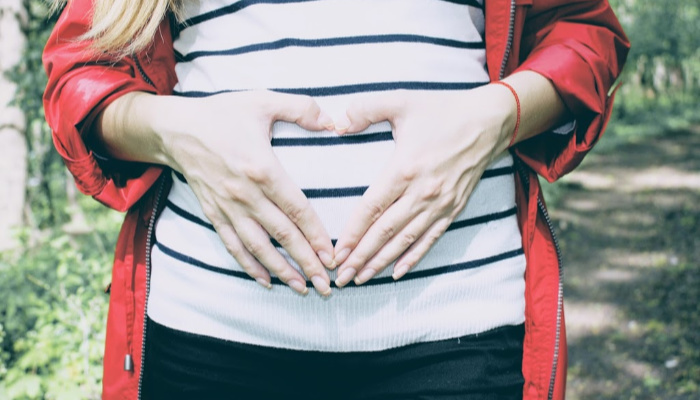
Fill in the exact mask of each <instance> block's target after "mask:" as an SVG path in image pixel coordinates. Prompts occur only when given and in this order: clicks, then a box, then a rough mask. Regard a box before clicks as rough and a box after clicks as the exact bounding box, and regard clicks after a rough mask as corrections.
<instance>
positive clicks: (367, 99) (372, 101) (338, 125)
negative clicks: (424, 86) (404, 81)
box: [335, 91, 404, 134]
mask: <svg viewBox="0 0 700 400" xmlns="http://www.w3.org/2000/svg"><path fill="white" fill-rule="evenodd" d="M403 93H404V92H403V91H393V92H385V93H376V94H372V95H367V96H363V97H361V98H359V99H357V100H354V101H352V102H351V103H350V104H349V105H348V107H347V109H346V111H345V114H346V115H345V116H343V117H340V118H338V119H336V121H335V130H336V132H338V133H340V134H343V133H355V132H360V131H363V130H365V129H367V127H369V126H370V125H371V124H376V123H378V122H382V121H389V122H390V123H391V124H392V125H393V123H394V119H395V118H396V117H397V116H398V114H399V112H400V111H401V110H402V108H403V106H402V104H403V101H404V100H403V98H404V96H403V95H402V94H403Z"/></svg>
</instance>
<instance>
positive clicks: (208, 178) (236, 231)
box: [100, 91, 335, 296]
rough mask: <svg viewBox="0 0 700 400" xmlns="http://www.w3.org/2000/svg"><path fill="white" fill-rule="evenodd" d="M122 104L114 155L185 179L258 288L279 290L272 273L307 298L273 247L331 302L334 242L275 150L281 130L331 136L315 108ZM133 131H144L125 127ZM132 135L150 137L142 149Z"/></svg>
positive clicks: (293, 102)
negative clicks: (283, 124) (277, 128)
mask: <svg viewBox="0 0 700 400" xmlns="http://www.w3.org/2000/svg"><path fill="white" fill-rule="evenodd" d="M119 100H121V103H119V104H117V105H116V106H114V105H115V104H116V102H115V103H113V104H112V105H110V107H108V108H107V109H106V110H105V112H103V113H102V115H101V121H100V124H101V127H102V129H101V135H102V141H103V143H105V145H106V146H107V148H108V151H109V152H110V153H112V154H114V155H116V156H121V158H126V159H131V160H137V161H146V162H155V163H160V164H164V165H167V166H169V167H171V168H173V169H174V170H176V171H180V172H181V173H182V174H183V175H184V176H185V177H186V179H187V182H188V184H189V185H190V187H191V188H192V190H193V191H194V193H195V195H196V196H197V198H198V200H199V202H200V204H201V206H202V210H203V211H204V214H205V215H206V216H207V218H208V219H209V220H210V221H211V222H212V224H213V225H214V228H215V229H216V231H217V233H218V234H219V236H220V237H221V240H222V241H223V243H224V244H225V246H226V248H227V249H228V251H229V252H230V253H231V255H233V257H234V258H235V259H236V261H238V263H239V264H240V265H241V266H242V267H243V269H244V270H245V271H246V272H247V273H248V275H250V276H251V277H252V278H254V279H255V280H256V281H257V282H258V283H259V284H261V285H263V286H265V287H267V288H271V283H270V282H271V278H270V272H272V273H274V274H275V275H276V276H277V277H278V278H279V279H280V280H281V281H283V282H285V283H286V284H287V285H289V286H290V287H291V288H292V289H294V290H295V291H297V292H298V293H300V294H306V293H308V289H307V284H306V278H305V277H304V276H302V274H300V273H299V272H298V271H297V270H296V269H295V268H293V267H292V266H291V265H290V264H289V263H288V262H287V261H286V260H285V259H284V257H283V256H282V255H281V254H280V253H279V252H278V251H277V249H275V247H274V246H273V244H272V243H271V242H270V237H272V238H274V239H275V240H276V241H277V242H279V243H280V244H281V245H282V246H283V247H284V248H285V249H286V250H287V252H288V253H289V255H290V256H291V257H292V258H293V259H294V260H295V261H296V262H297V264H298V265H299V266H301V268H302V270H303V273H304V274H305V275H306V276H307V277H308V278H309V279H310V281H311V282H312V284H313V286H314V287H315V289H316V290H317V291H318V292H319V293H320V294H322V295H324V296H328V295H329V294H330V293H331V289H330V279H329V277H328V273H327V271H326V268H325V267H328V268H333V267H334V266H335V264H334V262H333V254H334V253H333V245H332V244H331V240H330V237H329V235H328V233H327V232H326V230H325V228H324V227H323V225H322V224H321V221H320V219H319V218H318V216H317V215H316V213H315V212H314V210H313V209H312V208H311V206H310V203H309V201H308V199H307V198H306V197H305V196H304V194H303V193H302V191H301V189H299V188H298V187H296V186H295V185H294V184H293V182H292V180H291V178H290V177H289V176H288V175H287V173H286V172H285V171H284V169H283V168H282V166H281V165H280V163H279V161H278V160H277V158H276V156H275V155H274V153H273V151H272V147H271V145H270V138H271V130H272V125H273V123H274V122H275V121H289V122H293V123H296V124H298V125H299V126H301V127H302V128H305V129H308V130H314V131H318V130H324V129H332V128H333V121H332V119H331V118H330V117H328V116H326V115H325V114H324V113H322V112H321V110H320V108H319V107H318V105H317V104H316V102H315V101H313V100H312V99H311V98H310V97H306V96H295V95H288V94H280V93H274V92H268V91H253V92H238V93H224V94H219V95H215V96H211V97H207V98H198V99H188V98H179V97H172V96H154V95H150V94H146V93H135V94H130V95H127V96H124V98H120V99H119ZM112 106H114V107H112ZM127 115H129V116H132V118H131V119H128V118H124V116H127ZM134 121H136V122H134ZM120 124H122V125H120ZM129 124H131V125H133V124H137V126H123V125H129ZM130 130H131V131H134V130H135V131H137V132H139V133H140V134H141V142H140V143H139V145H140V147H138V146H134V145H133V144H128V143H125V142H126V141H127V140H128V139H129V138H128V137H127V136H125V135H124V134H122V133H124V132H129V131H130ZM144 137H146V138H149V139H150V141H149V140H147V139H143V138H144ZM134 147H136V148H134Z"/></svg>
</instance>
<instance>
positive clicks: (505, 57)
mask: <svg viewBox="0 0 700 400" xmlns="http://www.w3.org/2000/svg"><path fill="white" fill-rule="evenodd" d="M514 31H515V0H511V2H510V25H509V26H508V41H507V44H506V51H505V53H504V54H503V62H502V63H501V71H500V74H499V79H503V78H504V76H505V72H506V64H507V63H508V57H509V56H510V51H511V47H513V36H514ZM513 156H515V154H513ZM517 164H518V170H519V172H520V175H521V176H522V177H523V178H524V180H525V187H526V189H527V190H528V191H529V187H530V177H529V176H528V174H527V171H525V168H524V167H523V165H522V163H517ZM537 208H538V209H539V211H540V212H541V213H542V216H543V217H544V220H545V222H546V223H547V228H548V229H549V233H550V235H552V241H553V242H554V248H555V250H556V253H557V267H558V271H559V288H558V293H557V325H556V334H555V340H554V357H553V359H552V369H551V371H552V372H551V375H550V377H549V388H548V391H547V400H552V398H553V397H554V380H555V379H556V376H557V363H558V362H559V351H560V348H559V347H560V342H561V321H562V312H563V310H564V284H563V275H564V274H563V269H562V258H561V249H560V247H559V240H558V239H557V235H556V234H555V233H554V227H553V226H552V219H551V218H550V216H549V213H548V212H547V208H546V207H545V206H544V202H543V201H542V198H541V195H540V194H538V196H537Z"/></svg>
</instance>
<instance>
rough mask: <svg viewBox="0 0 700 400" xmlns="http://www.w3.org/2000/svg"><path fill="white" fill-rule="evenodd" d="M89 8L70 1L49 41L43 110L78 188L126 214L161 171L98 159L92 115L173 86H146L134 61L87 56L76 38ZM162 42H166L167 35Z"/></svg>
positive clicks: (87, 0)
mask: <svg viewBox="0 0 700 400" xmlns="http://www.w3.org/2000/svg"><path fill="white" fill-rule="evenodd" d="M91 9H92V0H73V1H70V2H69V3H68V5H67V6H66V8H65V9H64V10H63V12H62V14H61V16H60V18H59V20H58V22H57V23H56V26H55V28H54V30H53V32H52V34H51V36H50V37H49V40H48V42H47V44H46V47H45V49H44V54H43V63H44V67H45V69H46V72H47V75H48V84H47V87H46V91H45V93H44V98H43V101H44V110H45V114H46V120H47V121H48V123H49V126H50V128H51V130H52V132H53V142H54V146H55V147H56V150H57V151H58V153H59V154H60V155H61V157H62V158H63V160H64V161H65V164H66V166H67V167H68V170H69V171H70V172H71V174H73V176H74V178H75V182H76V185H77V187H78V189H79V190H80V191H81V192H83V193H85V194H87V195H91V196H93V197H94V198H95V199H96V200H98V201H100V202H102V203H103V204H105V205H107V206H109V207H111V208H114V209H116V210H119V211H126V210H128V209H129V208H130V207H131V206H132V205H134V203H136V201H138V199H139V198H141V197H142V196H143V194H144V193H145V192H146V191H147V190H148V189H149V188H150V187H151V186H152V185H153V183H154V182H155V181H156V179H157V178H158V176H159V175H160V172H161V169H160V168H158V167H155V166H150V165H145V164H140V163H133V162H124V161H118V160H106V159H104V158H101V157H97V156H96V155H95V154H94V153H93V152H92V151H91V150H90V148H89V147H88V145H86V140H85V139H86V138H88V137H89V136H90V133H89V132H88V131H89V129H90V127H91V125H92V122H93V120H94V118H95V116H96V115H97V114H99V112H100V111H102V110H103V109H104V108H105V107H107V106H108V105H109V104H110V103H111V102H112V101H114V100H115V99H117V98H118V97H119V96H122V95H124V94H126V93H129V92H133V91H144V92H151V93H162V92H164V91H168V90H170V88H171V87H172V86H170V87H167V85H163V86H164V87H162V88H157V87H156V84H153V83H152V82H146V80H145V79H144V78H143V76H142V75H141V73H140V72H139V68H138V66H137V64H136V62H137V60H135V59H134V58H132V57H126V58H124V59H121V60H114V59H110V58H109V57H107V56H99V55H95V54H94V52H91V51H87V48H88V46H89V42H87V41H80V40H78V38H79V37H80V36H81V35H82V34H84V33H85V32H86V31H87V30H88V29H89V26H90V22H91ZM162 29H168V26H167V18H166V21H164V23H163V24H162V25H161V33H164V32H162ZM160 37H161V41H163V42H165V41H167V40H169V38H170V35H169V33H167V34H162V35H160ZM165 44H167V43H165ZM170 46H171V47H172V42H170ZM152 47H156V46H152ZM161 47H162V46H161ZM151 51H152V49H151ZM170 52H171V53H172V50H171V51H170ZM159 81H160V82H163V83H165V82H164V81H167V79H160V80H159Z"/></svg>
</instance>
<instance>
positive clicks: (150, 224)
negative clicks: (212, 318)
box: [138, 178, 165, 400]
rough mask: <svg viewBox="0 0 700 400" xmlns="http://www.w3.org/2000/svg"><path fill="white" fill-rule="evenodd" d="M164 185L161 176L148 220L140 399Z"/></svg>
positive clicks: (139, 386) (139, 397) (139, 385)
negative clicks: (153, 252)
mask: <svg viewBox="0 0 700 400" xmlns="http://www.w3.org/2000/svg"><path fill="white" fill-rule="evenodd" d="M164 185H165V179H163V178H161V179H160V184H159V186H158V192H157V193H156V197H155V200H154V201H153V210H151V218H150V219H149V221H148V231H147V236H146V296H145V298H144V304H143V333H142V336H141V369H140V370H139V384H138V400H141V391H142V390H141V389H142V388H143V371H144V366H145V361H146V329H147V328H148V324H147V312H148V295H149V293H150V291H151V247H152V245H153V243H152V240H153V228H154V227H155V224H156V216H157V214H158V205H159V203H160V198H161V196H162V195H163V186H164Z"/></svg>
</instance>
